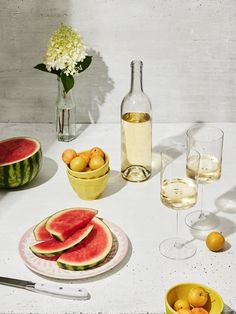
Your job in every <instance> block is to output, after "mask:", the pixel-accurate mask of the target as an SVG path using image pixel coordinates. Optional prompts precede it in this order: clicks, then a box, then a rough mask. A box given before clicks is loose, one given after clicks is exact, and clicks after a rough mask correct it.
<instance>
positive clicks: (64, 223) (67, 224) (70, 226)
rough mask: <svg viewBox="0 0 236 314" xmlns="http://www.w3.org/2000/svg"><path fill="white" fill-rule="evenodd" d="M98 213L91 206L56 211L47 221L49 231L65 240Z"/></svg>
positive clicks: (59, 238)
mask: <svg viewBox="0 0 236 314" xmlns="http://www.w3.org/2000/svg"><path fill="white" fill-rule="evenodd" d="M96 214H97V210H95V209H91V208H68V209H63V210H61V211H59V212H56V213H55V214H53V215H52V216H51V217H49V219H48V220H47V222H46V225H45V228H46V229H47V231H48V232H49V233H50V234H51V235H53V236H54V237H55V238H57V239H58V240H60V241H65V240H66V239H67V238H68V237H70V236H71V235H72V234H73V233H74V232H75V231H76V230H78V229H81V228H84V227H85V226H86V225H87V224H88V223H89V222H90V220H92V219H93V217H94V216H95V215H96Z"/></svg>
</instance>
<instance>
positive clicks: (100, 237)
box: [57, 218, 112, 270]
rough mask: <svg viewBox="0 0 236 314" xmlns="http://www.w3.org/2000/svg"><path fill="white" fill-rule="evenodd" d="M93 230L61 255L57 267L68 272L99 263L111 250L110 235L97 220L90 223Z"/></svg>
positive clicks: (107, 229) (105, 226)
mask: <svg viewBox="0 0 236 314" xmlns="http://www.w3.org/2000/svg"><path fill="white" fill-rule="evenodd" d="M90 224H91V225H93V230H92V231H91V232H90V234H89V235H88V236H87V237H86V238H85V239H84V240H83V241H82V242H80V243H79V244H78V245H76V246H75V247H73V248H72V249H70V250H69V251H67V252H66V253H63V254H62V255H61V256H60V257H59V258H58V259H57V265H58V266H59V267H61V268H64V269H68V270H84V269H87V268H92V267H94V266H95V265H98V264H99V263H101V262H102V261H103V260H104V259H105V258H106V257H107V255H108V254H109V252H110V251H111V248H112V233H111V231H110V229H109V228H108V226H107V225H106V224H105V223H104V222H103V221H102V220H101V219H99V218H93V220H92V221H91V222H90Z"/></svg>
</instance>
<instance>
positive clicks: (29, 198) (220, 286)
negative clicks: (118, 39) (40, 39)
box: [0, 123, 236, 314]
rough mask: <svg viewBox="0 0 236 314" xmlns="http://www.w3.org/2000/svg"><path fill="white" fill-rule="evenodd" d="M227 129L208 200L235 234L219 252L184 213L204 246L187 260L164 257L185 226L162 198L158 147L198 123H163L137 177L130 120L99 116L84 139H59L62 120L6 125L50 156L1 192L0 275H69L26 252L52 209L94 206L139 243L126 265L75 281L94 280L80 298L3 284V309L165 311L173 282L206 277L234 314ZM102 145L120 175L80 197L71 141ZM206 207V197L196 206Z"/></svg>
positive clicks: (231, 160)
mask: <svg viewBox="0 0 236 314" xmlns="http://www.w3.org/2000/svg"><path fill="white" fill-rule="evenodd" d="M214 125H216V126H219V127H221V128H222V129H223V131H224V132H225V141H224V153H223V171H222V177H221V179H220V180H219V181H218V182H215V183H213V184H209V185H207V186H206V188H205V199H204V207H205V208H207V209H209V210H210V211H212V212H214V213H215V215H216V216H217V218H218V220H219V224H218V226H217V228H216V229H217V230H220V231H221V232H222V233H223V234H224V236H225V238H226V241H227V245H226V247H225V250H224V251H223V252H219V253H213V252H211V251H209V250H208V249H207V247H206V245H205V241H204V239H205V234H199V233H196V232H191V231H190V230H189V229H188V227H187V226H186V225H185V223H184V217H185V215H186V214H187V213H188V212H189V211H190V210H187V211H183V212H181V216H180V226H181V228H180V232H181V235H182V236H184V237H186V238H187V239H189V240H191V241H192V242H193V244H194V245H195V246H196V247H197V252H196V254H195V255H194V256H193V257H192V258H190V259H187V260H182V261H174V260H169V259H167V258H164V257H163V256H162V255H161V254H160V253H159V250H158V246H159V243H160V242H161V241H162V240H163V239H165V238H168V237H170V236H172V235H174V232H175V214H174V212H173V211H172V210H169V209H167V208H165V207H164V206H163V205H162V204H161V202H160V199H159V173H158V165H157V160H158V153H159V152H160V151H161V148H162V147H163V145H164V146H166V145H167V146H168V145H169V144H170V143H175V144H177V145H182V144H183V142H184V138H185V132H186V130H187V129H188V128H189V127H190V126H191V125H190V124H154V125H153V173H152V177H151V178H150V179H149V180H148V181H146V182H143V183H139V184H133V183H129V182H126V181H124V180H123V179H122V178H121V176H120V126H119V125H118V124H113V125H111V124H95V125H83V126H78V127H79V135H78V137H77V139H75V140H74V141H73V142H70V143H62V142H58V141H57V140H56V138H55V132H54V125H50V124H48V125H47V124H46V125H40V124H37V125H33V124H10V123H8V124H0V134H1V138H2V139H4V138H7V137H12V136H18V135H28V136H33V137H36V138H38V139H39V140H40V141H41V143H42V147H43V154H44V163H43V167H42V169H41V172H40V174H39V176H38V177H37V178H36V179H35V180H34V181H33V182H32V183H31V184H30V185H28V186H25V187H24V188H22V189H17V190H14V191H7V190H1V191H0V247H1V254H0V269H1V272H0V275H1V276H6V277H15V278H19V279H25V280H31V281H34V282H41V283H48V282H54V283H55V282H61V280H59V279H58V280H57V279H50V278H48V277H46V276H42V275H39V274H37V273H36V272H32V271H31V270H30V269H29V268H27V267H26V266H25V264H24V262H23V260H22V259H21V257H20V255H19V252H18V245H19V241H20V239H21V237H22V235H23V234H24V233H25V231H26V230H28V229H29V228H30V227H32V226H33V225H35V224H36V223H37V222H39V221H40V220H42V219H43V218H44V217H47V216H48V215H50V214H51V213H54V212H55V211H57V210H60V209H63V208H69V207H73V206H82V207H92V208H96V209H98V211H99V215H100V216H101V217H103V218H105V219H107V220H108V221H111V222H113V223H114V224H116V225H117V226H119V228H121V229H122V230H123V232H124V233H125V234H126V235H127V236H128V238H129V250H128V254H127V255H126V257H125V258H124V259H123V260H122V262H121V263H120V264H118V265H117V266H115V267H114V268H112V269H110V270H109V271H107V272H105V273H103V274H101V275H97V276H95V277H91V278H88V279H80V280H69V281H66V283H71V284H73V285H78V286H80V287H84V288H86V289H87V290H88V291H89V293H90V295H91V298H90V300H87V301H73V300H65V299H59V298H54V297H50V296H46V295H40V294H36V293H32V292H28V291H25V290H22V289H17V288H12V287H7V286H0V313H12V314H13V313H14V314H15V313H27V314H28V313H48V314H53V313H57V314H62V313H68V314H69V313H92V314H95V313H100V314H105V313H107V314H108V313H109V314H110V313H111V314H113V313H127V314H128V313H149V314H150V313H153V314H154V313H155V314H157V313H164V312H165V305H164V297H165V293H166V291H167V289H168V288H169V287H170V286H172V285H175V284H177V283H179V282H197V283H200V284H204V285H207V286H210V287H211V288H213V289H215V290H216V291H218V292H219V293H220V295H221V296H222V298H223V300H224V303H225V313H235V311H236V284H235V282H236V233H235V231H236V185H235V175H236V162H235V161H236V146H235V143H236V124H235V123H218V124H214ZM93 146H100V147H102V148H103V149H104V150H105V151H106V152H107V153H108V154H109V156H110V167H111V176H110V180H109V183H108V186H107V188H106V190H105V191H104V193H103V194H102V195H101V197H100V198H99V199H97V200H94V201H85V200H81V199H79V198H78V196H77V195H76V194H75V192H74V191H73V190H72V188H71V187H70V185H69V182H68V179H67V177H66V172H65V167H64V164H63V163H62V161H61V153H62V151H63V150H64V149H66V148H69V147H72V148H75V149H76V150H80V149H81V150H83V149H87V148H90V147H93ZM198 207H199V204H197V205H196V206H195V207H194V208H193V209H191V210H195V209H196V208H198Z"/></svg>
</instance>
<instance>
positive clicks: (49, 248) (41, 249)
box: [30, 225, 93, 256]
mask: <svg viewBox="0 0 236 314" xmlns="http://www.w3.org/2000/svg"><path fill="white" fill-rule="evenodd" d="M92 229H93V225H88V226H86V227H85V228H83V229H79V230H77V231H76V232H75V233H74V234H73V235H72V236H71V237H69V238H68V239H67V240H65V241H64V242H61V241H58V240H56V239H52V240H48V241H44V242H39V243H36V244H33V245H31V246H30V249H31V251H32V252H33V253H35V254H36V255H38V256H55V255H58V254H61V253H63V252H65V251H66V250H68V249H70V248H72V247H73V246H75V245H76V244H78V243H79V242H81V241H82V240H83V239H84V238H85V237H87V235H88V234H89V233H90V232H91V230H92Z"/></svg>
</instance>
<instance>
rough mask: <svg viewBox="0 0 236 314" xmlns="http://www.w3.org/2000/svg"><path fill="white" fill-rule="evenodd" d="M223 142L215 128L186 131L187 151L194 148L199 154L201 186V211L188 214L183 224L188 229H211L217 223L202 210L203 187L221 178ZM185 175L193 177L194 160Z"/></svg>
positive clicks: (203, 127) (221, 134)
mask: <svg viewBox="0 0 236 314" xmlns="http://www.w3.org/2000/svg"><path fill="white" fill-rule="evenodd" d="M223 140H224V133H223V131H222V130H221V129H219V128H216V127H212V126H195V127H192V128H190V129H189V130H188V131H187V147H188V149H191V148H194V149H196V150H197V151H198V152H199V153H200V166H199V172H198V180H199V183H200V184H201V209H200V210H198V211H193V212H192V213H190V214H188V215H187V216H186V218H185V222H186V224H187V225H188V226H189V227H190V228H193V229H196V230H199V231H204V230H210V229H213V228H214V227H215V226H216V225H217V223H218V220H217V218H216V216H215V215H214V214H213V213H211V212H209V211H205V210H203V186H204V185H205V184H207V183H212V182H214V181H217V180H219V179H220V177H221V167H222V150H223ZM187 173H188V176H189V178H194V177H195V174H196V166H195V160H194V158H190V159H189V161H188V164H187Z"/></svg>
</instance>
